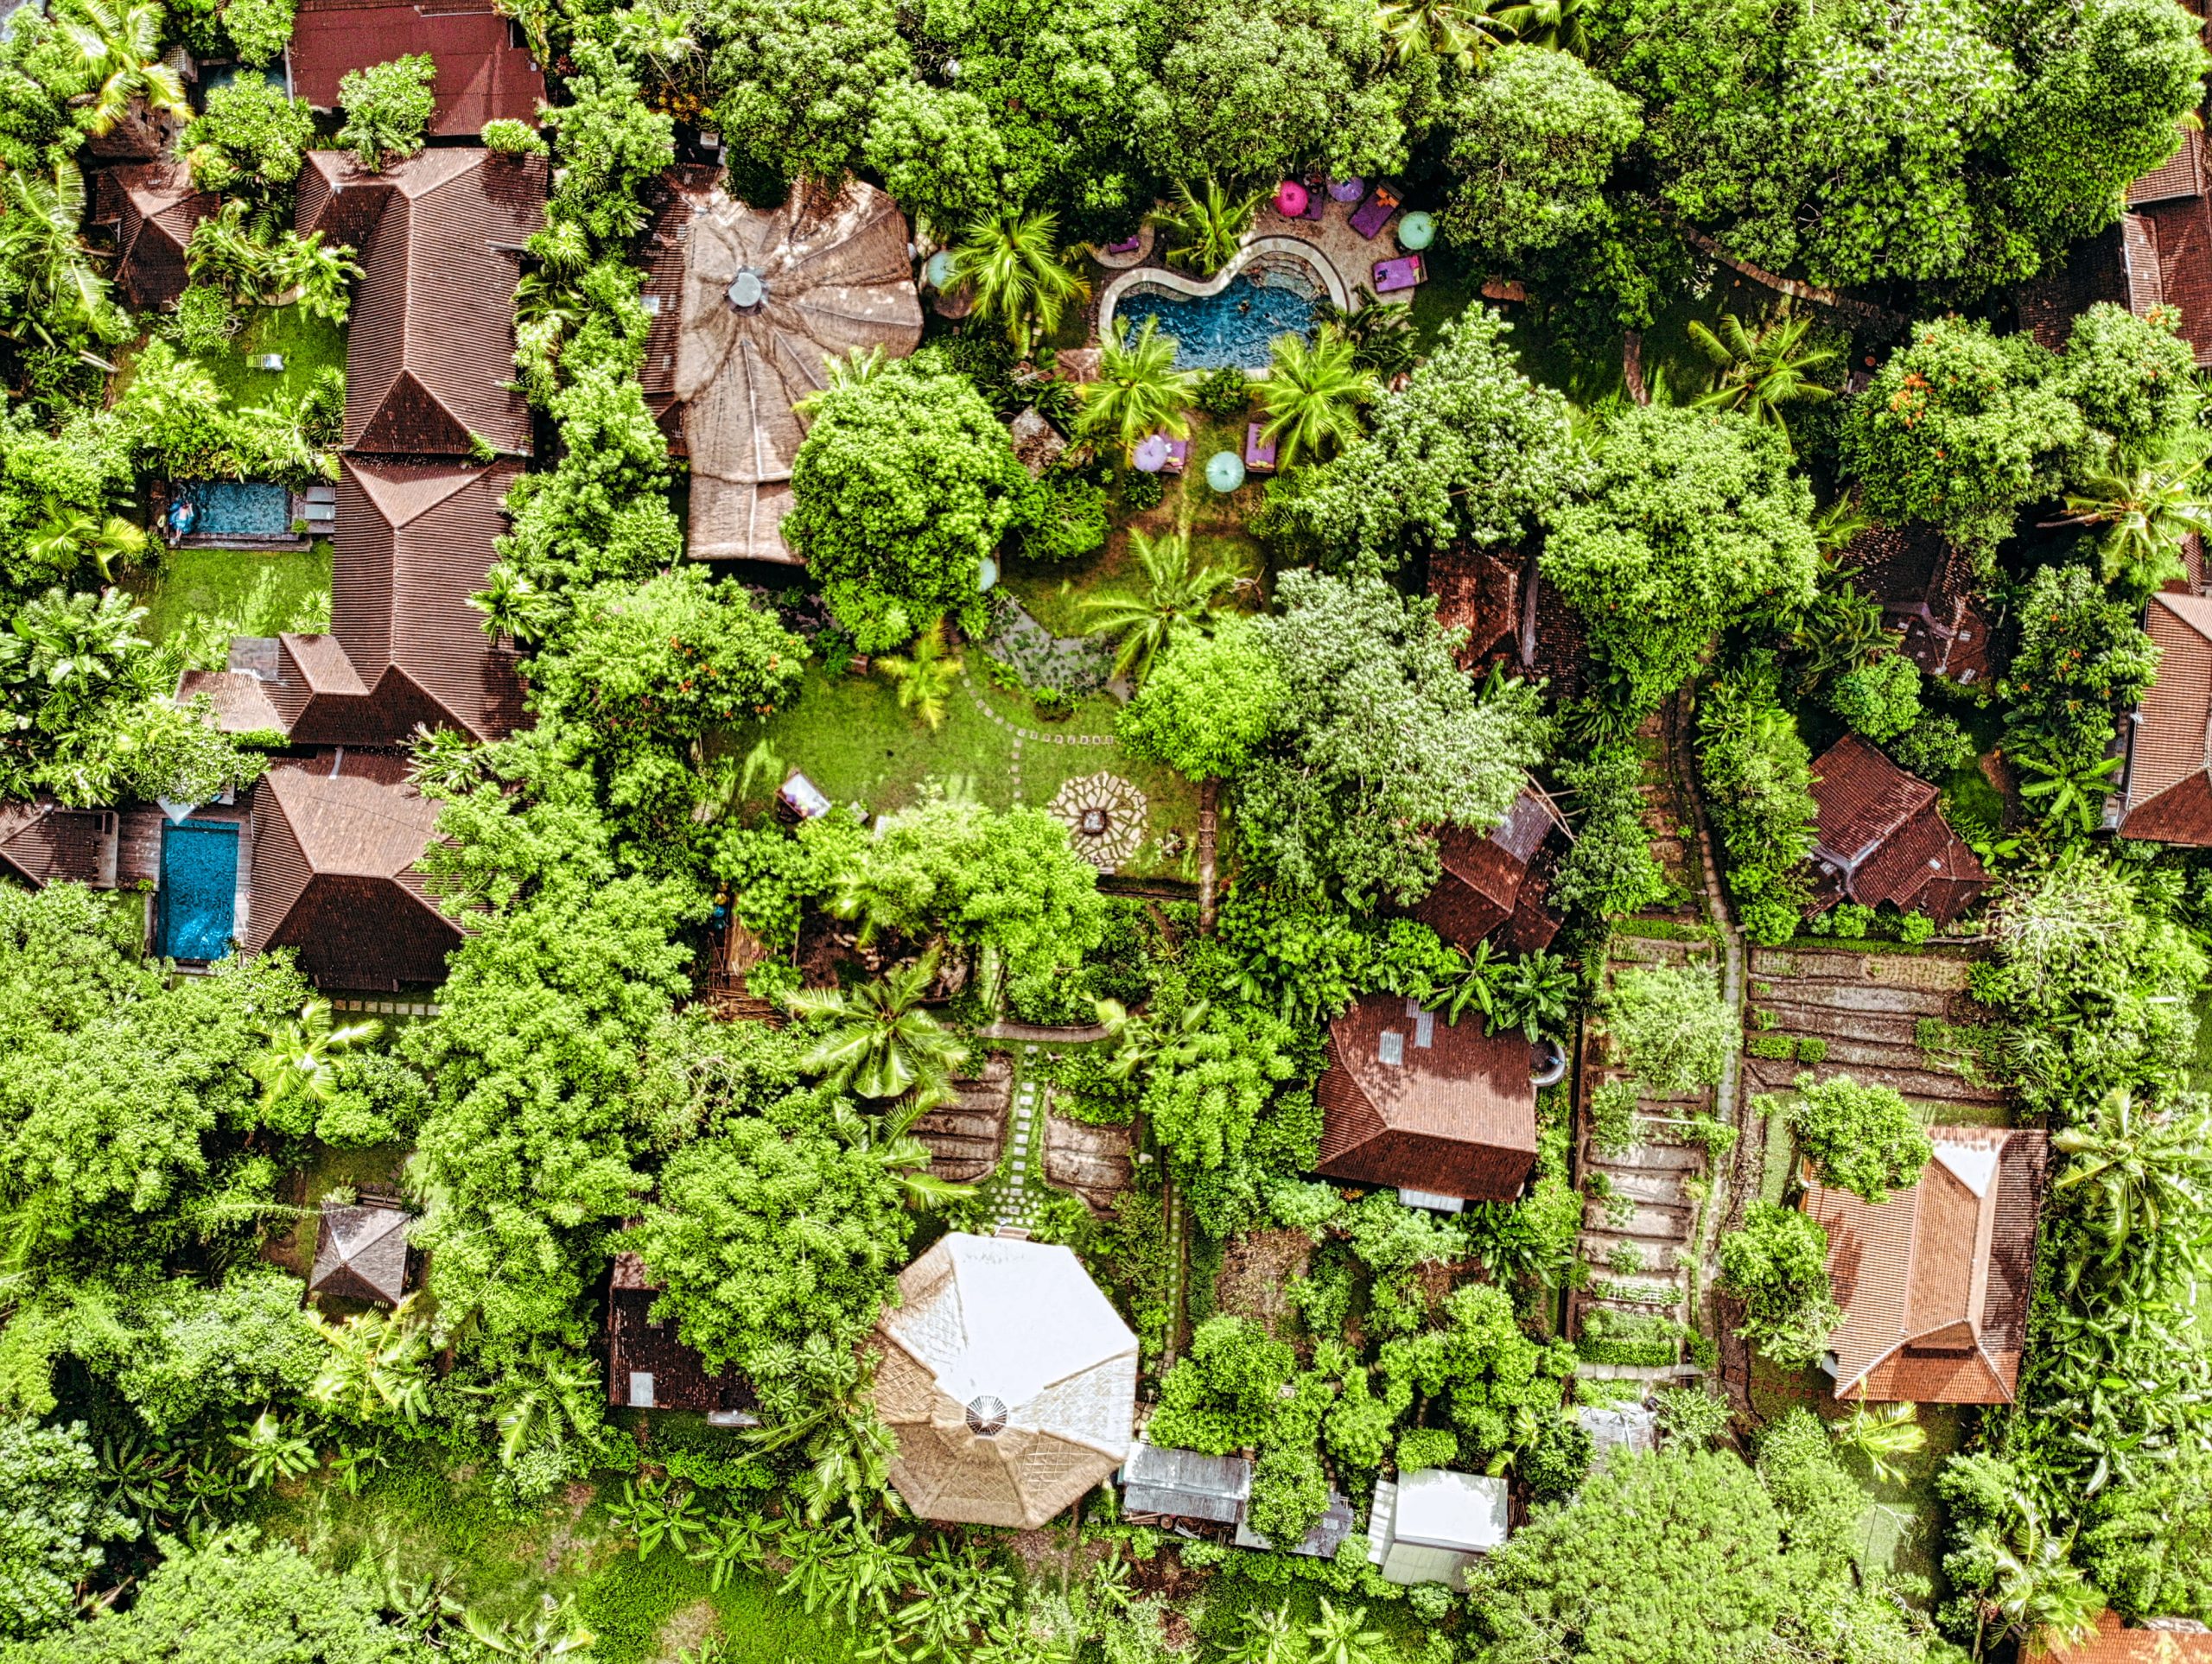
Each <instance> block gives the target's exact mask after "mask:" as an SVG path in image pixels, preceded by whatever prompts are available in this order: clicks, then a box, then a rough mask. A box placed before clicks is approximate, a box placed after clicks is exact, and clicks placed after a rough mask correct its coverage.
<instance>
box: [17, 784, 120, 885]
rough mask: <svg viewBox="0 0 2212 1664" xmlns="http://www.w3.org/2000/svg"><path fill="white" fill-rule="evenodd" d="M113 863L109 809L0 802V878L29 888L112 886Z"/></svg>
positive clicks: (113, 837) (114, 845)
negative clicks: (71, 884)
mask: <svg viewBox="0 0 2212 1664" xmlns="http://www.w3.org/2000/svg"><path fill="white" fill-rule="evenodd" d="M116 861H117V821H116V814H115V811H114V810H111V809H64V808H62V807H61V806H60V804H59V803H52V802H48V801H45V800H41V801H40V802H37V803H0V876H4V877H7V878H12V879H15V880H17V881H18V882H21V883H23V884H28V885H29V886H31V888H33V889H34V890H43V889H44V888H45V887H46V886H48V885H49V884H52V883H54V882H55V881H56V880H67V881H71V882H74V883H78V884H89V885H92V886H95V887H99V888H112V887H113V886H114V885H115V882H116Z"/></svg>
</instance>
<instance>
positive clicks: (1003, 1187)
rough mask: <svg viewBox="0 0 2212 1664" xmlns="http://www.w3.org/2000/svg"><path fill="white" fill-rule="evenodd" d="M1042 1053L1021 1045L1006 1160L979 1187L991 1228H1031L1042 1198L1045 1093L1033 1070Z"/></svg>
mask: <svg viewBox="0 0 2212 1664" xmlns="http://www.w3.org/2000/svg"><path fill="white" fill-rule="evenodd" d="M1042 1056H1043V1054H1042V1053H1041V1052H1040V1051H1039V1050H1038V1048H1037V1046H1036V1045H1034V1044H1029V1045H1024V1046H1023V1047H1022V1048H1021V1057H1020V1064H1019V1066H1018V1067H1017V1069H1016V1070H1015V1081H1014V1137H1013V1139H1012V1140H1010V1142H1009V1143H1008V1146H1007V1155H1006V1160H1005V1163H1004V1164H1003V1165H1002V1166H1001V1169H1000V1171H999V1172H997V1173H995V1174H994V1175H993V1176H992V1177H991V1178H989V1179H988V1180H986V1181H985V1183H984V1184H983V1186H982V1192H983V1200H984V1202H985V1203H986V1204H988V1206H989V1208H990V1210H991V1223H992V1225H993V1226H994V1227H997V1228H1001V1229H1003V1228H1007V1227H1013V1228H1016V1229H1022V1230H1029V1229H1034V1228H1035V1226H1036V1223H1037V1210H1038V1209H1039V1206H1041V1205H1042V1204H1043V1202H1044V1200H1045V1127H1044V1121H1045V1109H1044V1104H1045V1093H1044V1089H1043V1087H1042V1085H1041V1083H1039V1080H1038V1077H1037V1072H1036V1070H1037V1065H1038V1064H1039V1061H1040V1060H1041V1058H1042Z"/></svg>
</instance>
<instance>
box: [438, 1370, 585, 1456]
mask: <svg viewBox="0 0 2212 1664" xmlns="http://www.w3.org/2000/svg"><path fill="white" fill-rule="evenodd" d="M461 1391H462V1392H464V1393H466V1394H468V1395H469V1396H471V1397H472V1398H480V1399H484V1400H487V1401H488V1402H489V1404H490V1405H491V1410H492V1419H493V1425H494V1426H497V1427H498V1428H499V1462H500V1464H501V1465H502V1466H504V1467H512V1466H513V1465H514V1462H515V1458H517V1457H518V1456H520V1455H521V1454H522V1453H523V1451H524V1450H526V1449H528V1448H529V1447H530V1446H531V1444H532V1442H533V1440H532V1438H531V1435H532V1434H537V1435H540V1437H539V1439H537V1441H536V1442H538V1443H542V1444H545V1445H552V1446H554V1447H556V1448H558V1447H561V1446H565V1445H567V1444H568V1442H569V1439H571V1438H576V1439H583V1438H586V1437H588V1435H589V1432H590V1430H591V1429H594V1428H595V1427H597V1426H598V1425H599V1423H600V1419H601V1415H600V1407H599V1400H600V1399H601V1396H602V1395H603V1394H604V1391H605V1388H604V1386H603V1385H602V1383H601V1381H600V1378H599V1375H598V1374H597V1372H595V1371H594V1369H593V1368H592V1366H591V1362H590V1361H589V1360H588V1359H579V1358H569V1357H563V1356H557V1355H556V1354H555V1353H553V1352H552V1351H550V1350H543V1351H538V1352H534V1353H533V1354H532V1355H531V1356H528V1357H526V1358H524V1359H523V1360H522V1361H521V1362H520V1363H519V1364H518V1366H517V1367H516V1368H514V1369H510V1370H508V1371H505V1372H504V1373H503V1374H502V1375H500V1377H499V1380H497V1381H493V1382H491V1383H489V1384H488V1385H486V1386H481V1387H464V1388H461Z"/></svg>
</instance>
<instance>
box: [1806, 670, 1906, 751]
mask: <svg viewBox="0 0 2212 1664" xmlns="http://www.w3.org/2000/svg"><path fill="white" fill-rule="evenodd" d="M1823 697H1824V698H1825V700H1826V701H1827V708H1829V709H1830V710H1832V711H1834V713H1835V714H1836V715H1838V716H1840V717H1841V718H1842V719H1843V720H1844V721H1845V723H1846V724H1847V726H1848V727H1850V728H1851V729H1852V731H1853V732H1854V733H1857V734H1865V735H1866V737H1867V738H1868V739H1869V740H1873V741H1874V742H1875V743H1876V744H1882V743H1884V742H1885V741H1887V740H1894V739H1896V738H1897V736H1898V735H1899V734H1904V733H1905V732H1906V731H1907V730H1909V729H1910V728H1911V727H1913V725H1914V724H1915V723H1916V722H1918V721H1920V667H1919V666H1918V665H1916V664H1914V663H1913V662H1912V661H1911V660H1910V659H1909V658H1907V657H1905V656H1904V654H1903V653H1897V652H1891V653H1885V654H1883V655H1882V657H1879V658H1878V659H1876V660H1875V661H1874V662H1873V663H1872V664H1857V665H1853V667H1852V668H1851V669H1850V670H1846V671H1844V672H1843V673H1842V674H1841V675H1840V676H1836V677H1835V678H1834V680H1833V681H1831V682H1830V683H1828V685H1827V689H1826V690H1825V692H1824V695H1823Z"/></svg>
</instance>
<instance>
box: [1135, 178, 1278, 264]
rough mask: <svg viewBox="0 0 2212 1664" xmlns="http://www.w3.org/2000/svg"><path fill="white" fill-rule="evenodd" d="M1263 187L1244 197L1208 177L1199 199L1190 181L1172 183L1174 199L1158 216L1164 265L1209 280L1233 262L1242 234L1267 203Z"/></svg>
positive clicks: (1240, 245)
mask: <svg viewBox="0 0 2212 1664" xmlns="http://www.w3.org/2000/svg"><path fill="white" fill-rule="evenodd" d="M1268 194H1269V193H1268V190H1267V189H1266V187H1261V188H1260V189H1258V190H1255V191H1253V192H1252V193H1251V194H1249V195H1246V196H1233V195H1231V194H1230V191H1229V187H1227V186H1225V185H1224V184H1223V183H1222V182H1221V181H1219V180H1217V179H1214V178H1212V177H1211V176H1209V177H1208V179H1207V180H1206V182H1205V195H1204V196H1200V195H1199V194H1198V192H1196V191H1195V190H1193V189H1192V187H1191V181H1189V180H1187V179H1180V180H1178V181H1175V200H1174V201H1173V203H1171V204H1170V205H1169V206H1167V207H1166V209H1165V210H1163V211H1162V212H1161V213H1160V215H1159V224H1160V229H1161V230H1163V231H1165V232H1166V233H1167V237H1166V241H1167V244H1168V249H1167V264H1169V265H1171V266H1182V267H1185V268H1186V269H1187V270H1192V271H1195V272H1197V273H1198V275H1199V276H1201V277H1211V276H1213V275H1214V273H1216V272H1217V271H1219V270H1221V269H1222V268H1223V267H1224V266H1225V265H1227V264H1229V263H1230V260H1232V259H1234V258H1235V257H1236V251H1237V250H1238V249H1239V248H1241V247H1243V243H1244V233H1245V232H1249V231H1250V230H1251V229H1252V220H1253V219H1254V217H1255V215H1257V214H1258V213H1259V212H1260V205H1261V204H1262V203H1263V202H1265V201H1266V200H1268Z"/></svg>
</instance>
